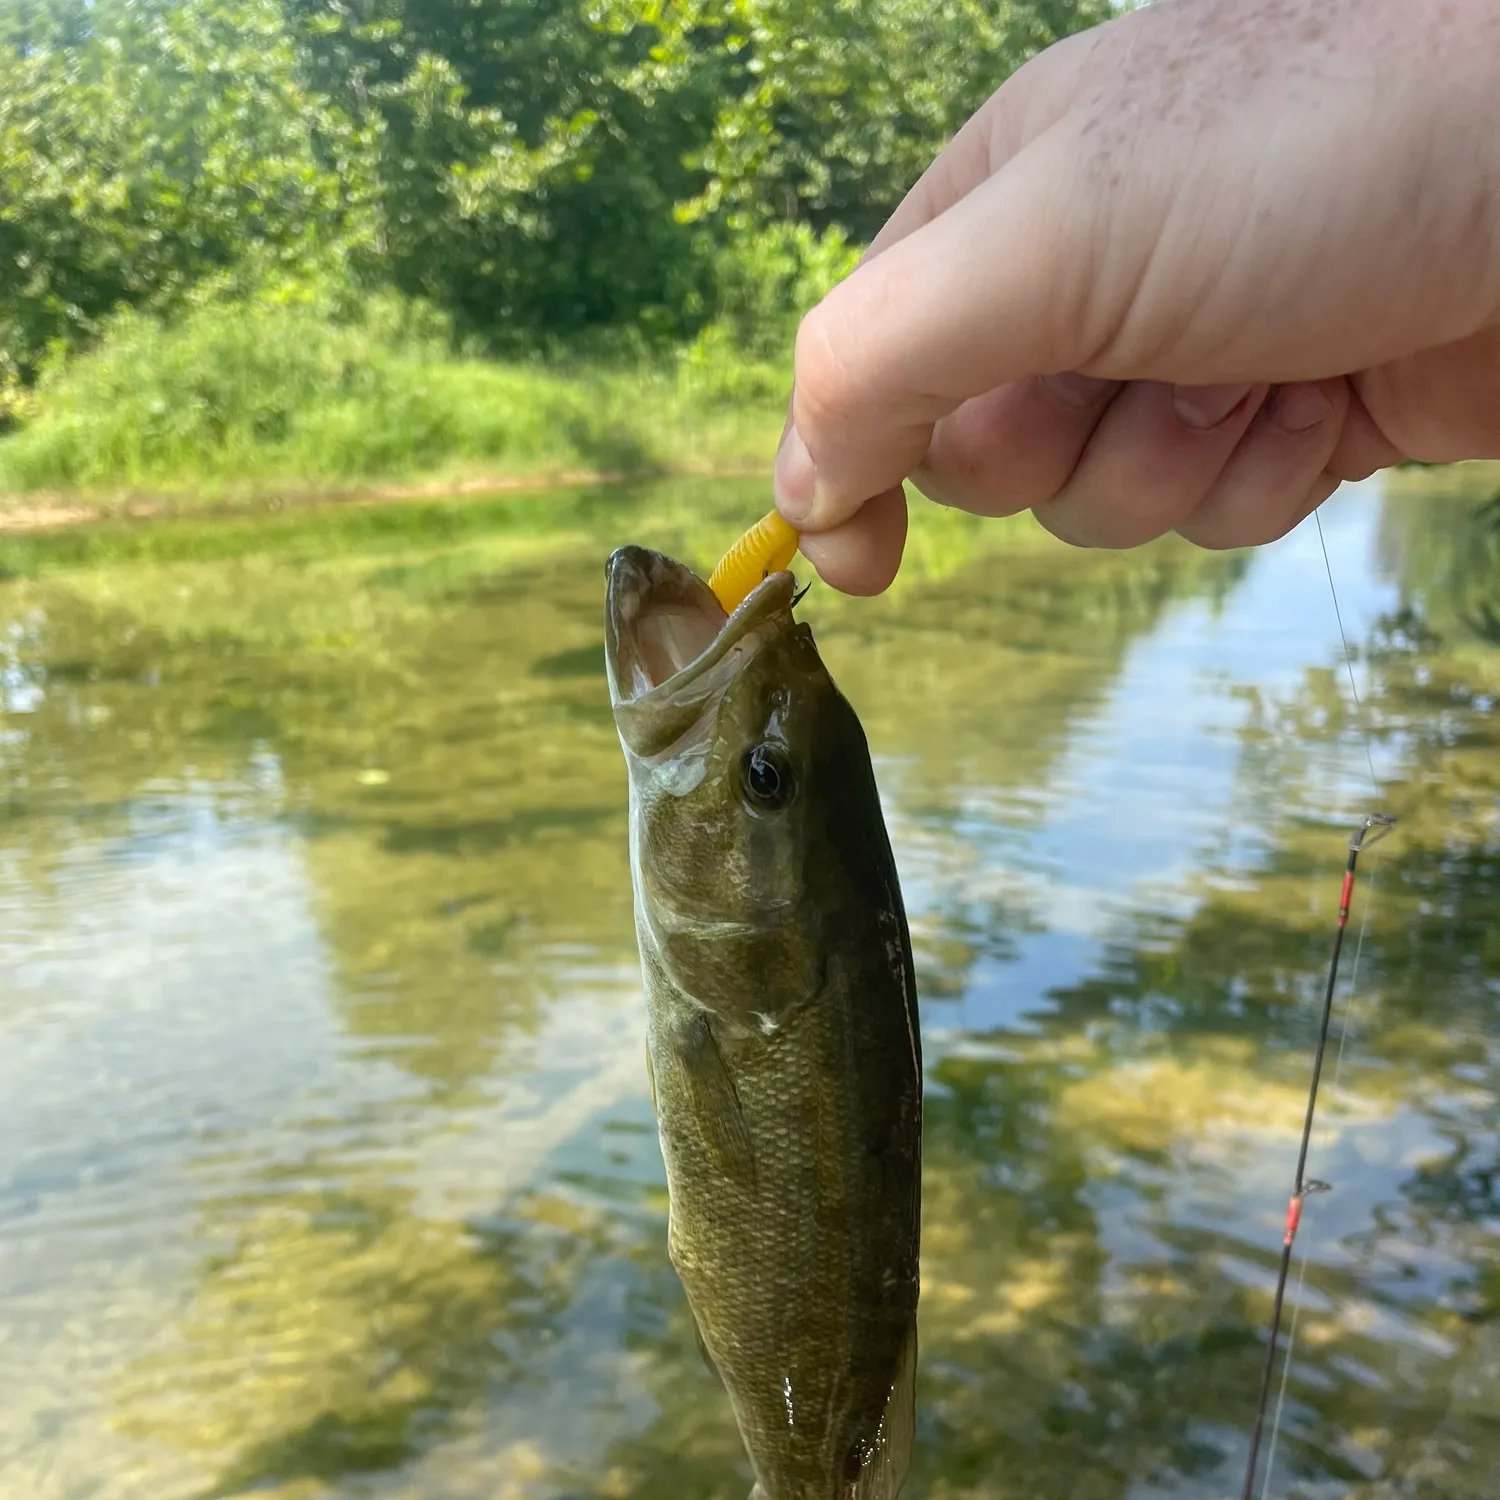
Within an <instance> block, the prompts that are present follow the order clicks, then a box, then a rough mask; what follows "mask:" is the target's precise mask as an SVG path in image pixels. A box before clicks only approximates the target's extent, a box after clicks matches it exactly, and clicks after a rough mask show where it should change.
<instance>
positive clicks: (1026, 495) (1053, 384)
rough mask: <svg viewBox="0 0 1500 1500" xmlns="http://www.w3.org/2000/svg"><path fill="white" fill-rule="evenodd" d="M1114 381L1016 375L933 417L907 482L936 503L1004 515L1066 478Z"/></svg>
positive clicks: (1048, 493)
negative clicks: (938, 418)
mask: <svg viewBox="0 0 1500 1500" xmlns="http://www.w3.org/2000/svg"><path fill="white" fill-rule="evenodd" d="M1120 388H1121V387H1120V382H1119V381H1114V380H1092V379H1090V378H1089V377H1088V376H1086V375H1057V376H1046V377H1040V378H1037V379H1033V380H1018V381H1015V382H1014V383H1013V384H1011V385H1003V386H1001V387H1000V389H999V390H997V391H989V392H987V393H986V394H985V395H983V396H978V397H976V398H975V399H974V400H972V401H967V402H965V403H964V404H963V405H962V406H961V407H959V409H958V410H957V411H956V412H954V413H953V415H952V416H950V417H944V418H943V420H942V421H941V422H939V423H938V424H937V428H936V430H935V431H934V433H933V435H932V442H931V444H930V445H929V446H928V449H927V457H926V458H925V459H924V460H923V461H922V463H921V464H920V465H919V466H918V468H917V469H916V471H915V472H914V473H913V474H912V476H911V477H912V483H913V484H915V485H916V487H917V488H918V489H919V490H920V491H921V492H922V493H923V494H924V495H926V496H927V498H928V499H929V500H936V501H937V502H938V503H939V504H940V505H949V506H953V507H955V508H956V509H959V510H967V511H972V512H973V513H974V514H976V515H981V516H1009V515H1014V514H1016V512H1018V511H1023V510H1030V509H1031V507H1032V506H1033V505H1038V504H1040V503H1041V502H1042V501H1044V500H1050V499H1051V498H1052V496H1054V495H1055V494H1056V493H1057V492H1058V491H1059V490H1060V489H1061V488H1062V487H1063V485H1065V484H1066V483H1067V482H1068V477H1069V475H1071V474H1072V472H1073V470H1074V468H1075V467H1076V465H1077V463H1078V459H1079V456H1080V454H1082V452H1083V450H1084V446H1085V445H1086V444H1087V443H1088V440H1089V439H1090V438H1091V437H1092V436H1093V434H1094V429H1095V428H1096V427H1097V426H1098V425H1099V421H1100V419H1101V418H1102V417H1103V415H1104V412H1105V410H1106V408H1107V407H1108V405H1109V403H1110V401H1111V399H1112V398H1113V397H1114V396H1115V395H1116V393H1117V392H1118V391H1119V390H1120Z"/></svg>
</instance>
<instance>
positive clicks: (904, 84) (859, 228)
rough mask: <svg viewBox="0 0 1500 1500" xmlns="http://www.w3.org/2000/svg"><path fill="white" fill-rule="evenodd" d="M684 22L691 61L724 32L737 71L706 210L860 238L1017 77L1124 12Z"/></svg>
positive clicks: (1000, 2)
mask: <svg viewBox="0 0 1500 1500" xmlns="http://www.w3.org/2000/svg"><path fill="white" fill-rule="evenodd" d="M673 11H674V14H676V15H677V16H679V17H680V19H679V20H678V22H677V28H678V29H677V33H676V35H677V38H678V41H677V45H678V47H679V48H680V49H681V50H682V51H683V52H690V51H691V50H692V49H693V47H694V45H695V41H696V40H697V39H698V38H700V37H702V36H704V35H713V36H717V37H719V38H721V41H720V43H719V47H720V50H721V51H722V52H723V53H724V54H726V55H727V57H728V59H731V60H732V66H731V67H730V68H729V69H728V70H727V71H728V73H729V75H730V78H731V79H732V82H733V92H732V93H731V94H730V95H729V96H728V97H727V98H726V100H725V102H724V104H723V105H722V107H721V109H720V111H719V114H718V117H717V119H716V121H715V129H714V133H713V137H712V139H711V141H710V142H708V143H707V145H706V147H705V149H704V152H703V155H702V161H703V164H704V167H705V169H706V170H707V172H708V174H709V182H708V185H707V188H706V190H705V192H704V194H703V196H702V197H701V198H700V199H699V200H698V202H697V204H696V205H695V208H696V209H697V210H698V211H700V212H711V211H714V210H720V209H722V208H724V207H725V206H729V207H731V208H734V209H738V210H740V211H741V212H742V213H743V214H746V215H748V216H749V217H750V218H751V219H752V220H755V219H766V218H773V219H774V218H779V217H794V216H797V215H799V214H800V215H805V216H806V217H808V218H809V219H810V220H811V221H812V222H813V223H814V224H816V225H819V226H826V225H829V224H839V225H841V226H842V227H843V228H844V229H845V230H846V231H847V232H848V233H850V234H851V235H853V236H855V237H857V238H867V237H869V236H870V235H872V234H873V233H874V232H875V230H876V229H878V228H879V226H880V224H881V222H882V221H883V220H884V219H885V217H886V216H887V215H888V214H889V213H890V212H891V210H892V209H893V208H895V206H896V205H897V203H899V202H900V200H901V198H902V196H903V195H904V194H905V192H906V191H907V189H908V188H909V187H910V186H911V185H912V183H913V182H915V181H916V179H917V178H918V177H919V176H920V175H921V173H922V172H923V171H924V170H925V168H926V167H927V165H928V163H929V162H930V161H931V159H932V157H933V156H934V155H936V153H937V152H938V151H939V150H940V149H941V147H942V146H943V145H944V144H946V142H947V141H948V140H949V139H950V138H951V137H952V135H953V134H954V133H955V132H956V131H957V130H958V128H959V127H960V126H961V125H962V124H963V122H964V121H965V120H966V119H967V118H968V116H969V115H970V114H972V113H973V112H974V110H975V109H977V108H978V107H979V106H980V105H981V104H982V103H983V102H984V101H985V99H986V98H988V97H989V95H990V94H991V93H993V92H994V90H995V89H996V88H997V87H998V86H999V85H1000V84H1001V83H1002V82H1003V81H1004V80H1005V78H1006V77H1008V76H1009V75H1010V74H1011V73H1012V72H1014V71H1015V70H1016V69H1017V68H1018V67H1020V66H1021V65H1022V64H1023V63H1024V62H1026V61H1027V60H1028V59H1029V58H1031V57H1033V56H1034V55H1035V54H1036V53H1038V52H1040V51H1041V50H1042V49H1043V48H1045V47H1047V46H1048V45H1050V44H1051V43H1052V42H1054V41H1056V40H1057V39H1058V38H1060V37H1062V36H1065V35H1067V34H1069V33H1070V32H1074V31H1079V30H1082V29H1084V28H1086V27H1088V26H1092V25H1095V24H1097V23H1099V22H1101V21H1104V20H1107V19H1108V18H1109V16H1110V15H1111V14H1112V9H1111V6H1110V3H1109V0H1017V3H1010V0H938V3H933V0H835V3H832V4H830V3H827V0H694V3H690V4H687V5H685V6H682V7H674V8H673ZM698 45H701V42H700V43H698Z"/></svg>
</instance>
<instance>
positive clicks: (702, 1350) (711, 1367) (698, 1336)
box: [693, 1319, 724, 1385]
mask: <svg viewBox="0 0 1500 1500" xmlns="http://www.w3.org/2000/svg"><path fill="white" fill-rule="evenodd" d="M693 1341H694V1342H695V1343H696V1344H697V1345H698V1353H699V1354H701V1355H702V1356H703V1363H704V1364H705V1365H707V1366H708V1372H709V1374H710V1375H712V1376H713V1377H714V1379H715V1380H717V1381H718V1382H719V1384H720V1385H723V1384H724V1376H723V1374H722V1373H721V1372H720V1370H719V1367H718V1365H716V1364H715V1363H714V1357H713V1355H712V1354H710V1353H709V1352H708V1345H707V1344H706V1343H704V1341H703V1330H702V1329H701V1328H700V1327H699V1326H698V1323H697V1320H696V1319H694V1321H693Z"/></svg>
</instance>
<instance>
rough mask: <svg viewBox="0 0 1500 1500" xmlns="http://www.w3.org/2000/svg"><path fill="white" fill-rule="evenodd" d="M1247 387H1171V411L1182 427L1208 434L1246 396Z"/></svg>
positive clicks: (1247, 392) (1248, 391)
mask: <svg viewBox="0 0 1500 1500" xmlns="http://www.w3.org/2000/svg"><path fill="white" fill-rule="evenodd" d="M1249 394H1250V387H1249V386H1248V385H1174V386H1173V387H1172V410H1173V412H1174V413H1175V414H1176V417H1177V420H1178V421H1179V422H1181V423H1182V425H1183V426H1184V427H1192V428H1194V429H1196V430H1197V431H1199V432H1207V431H1208V429H1209V428H1210V427H1217V426H1218V425H1219V423H1220V422H1222V421H1223V420H1224V419H1225V418H1226V417H1227V416H1228V415H1229V414H1230V412H1232V411H1233V410H1234V409H1235V407H1237V406H1238V405H1239V404H1240V402H1241V401H1243V400H1244V399H1245V397H1246V396H1248V395H1249Z"/></svg>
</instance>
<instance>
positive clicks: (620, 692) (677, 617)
mask: <svg viewBox="0 0 1500 1500" xmlns="http://www.w3.org/2000/svg"><path fill="white" fill-rule="evenodd" d="M606 571H607V576H608V588H607V591H606V604H605V612H604V619H605V624H604V646H605V661H606V663H607V666H608V671H609V692H610V700H611V702H612V703H613V705H614V708H615V711H616V717H617V718H620V719H621V721H622V731H623V727H624V723H625V721H626V720H630V721H637V722H638V721H641V720H643V719H645V718H646V717H647V716H651V715H653V714H661V713H671V714H672V717H676V715H675V713H672V711H673V710H680V709H682V708H685V707H688V706H690V705H692V704H695V703H701V701H702V700H703V699H705V698H706V697H707V696H708V695H709V694H710V693H711V692H713V691H714V690H715V688H717V687H720V686H722V682H721V679H722V680H727V678H728V677H729V676H732V675H733V673H734V671H735V670H737V669H738V666H739V658H741V657H743V656H744V655H746V654H748V653H749V652H752V651H753V650H755V649H758V647H759V645H760V644H761V643H762V641H763V640H764V639H765V638H766V637H767V635H768V633H770V632H771V631H772V630H776V629H780V628H782V627H787V626H790V625H791V623H792V615H791V606H792V595H793V593H794V591H795V589H796V580H795V579H794V578H793V577H792V575H791V573H789V572H787V571H785V570H783V571H781V572H777V573H771V574H769V575H768V576H767V577H765V578H763V579H762V580H761V581H760V583H758V584H757V585H756V586H755V588H753V589H752V590H751V591H750V593H749V594H748V595H747V596H746V598H745V600H744V602H743V603H742V604H741V605H740V606H739V607H738V608H737V609H736V610H735V611H734V613H733V614H725V612H724V607H723V606H722V605H721V604H720V603H719V601H718V599H717V598H716V597H715V596H714V593H713V590H712V589H710V588H709V586H708V585H707V584H706V583H705V582H704V581H703V580H702V579H701V578H699V577H698V575H697V574H696V573H694V572H693V570H692V569H691V568H689V567H687V566H686V565H685V564H683V563H680V562H678V561H677V560H676V559H675V558H671V557H667V556H666V555H665V554H663V553H660V552H653V551H651V550H650V549H649V548H646V547H634V546H631V547H620V548H618V549H616V551H615V552H614V553H613V554H612V555H611V557H610V559H609V563H608V567H607V570H606Z"/></svg>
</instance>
